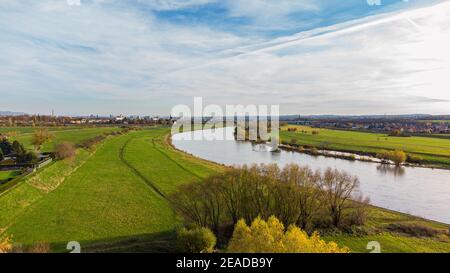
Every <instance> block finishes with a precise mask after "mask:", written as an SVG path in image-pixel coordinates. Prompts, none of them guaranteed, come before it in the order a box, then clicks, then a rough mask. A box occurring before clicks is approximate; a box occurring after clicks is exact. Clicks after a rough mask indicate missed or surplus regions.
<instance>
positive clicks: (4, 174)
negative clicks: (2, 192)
mask: <svg viewBox="0 0 450 273" xmlns="http://www.w3.org/2000/svg"><path fill="white" fill-rule="evenodd" d="M18 175H20V172H18V171H0V183H1V182H2V181H5V180H8V179H11V178H14V177H16V176H18Z"/></svg>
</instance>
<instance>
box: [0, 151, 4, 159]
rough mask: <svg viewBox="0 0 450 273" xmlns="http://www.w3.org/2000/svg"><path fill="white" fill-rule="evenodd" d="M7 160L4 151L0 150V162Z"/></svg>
mask: <svg viewBox="0 0 450 273" xmlns="http://www.w3.org/2000/svg"><path fill="white" fill-rule="evenodd" d="M3 159H5V156H4V155H3V151H2V150H1V149H0V161H3Z"/></svg>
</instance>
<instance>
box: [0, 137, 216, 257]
mask: <svg viewBox="0 0 450 273" xmlns="http://www.w3.org/2000/svg"><path fill="white" fill-rule="evenodd" d="M166 133H167V130H166V129H154V130H145V131H140V132H132V133H129V134H127V135H125V136H120V137H114V138H110V139H108V140H107V141H106V142H105V143H104V144H103V145H101V146H100V147H99V148H98V150H97V151H96V153H95V154H94V155H92V156H91V157H90V158H89V160H87V161H86V156H87V155H85V153H86V152H82V154H81V155H79V156H78V157H80V159H79V160H78V161H79V162H80V164H77V166H79V168H78V169H76V171H74V172H71V173H70V174H69V175H67V174H68V173H66V175H63V176H61V178H62V177H67V179H65V180H64V181H63V183H59V186H58V187H55V183H54V182H51V181H50V180H51V179H48V178H49V177H55V176H56V177H58V175H55V173H54V172H60V169H67V171H69V170H73V169H74V168H73V167H70V166H68V164H66V163H64V162H57V163H55V164H54V165H52V166H51V167H49V168H47V169H44V170H43V171H42V172H41V173H40V174H38V175H37V176H38V177H39V178H38V179H37V180H38V181H39V183H34V182H33V181H31V179H30V180H29V181H26V183H23V184H21V186H20V187H19V188H16V189H14V190H13V191H10V192H9V193H8V194H6V195H5V196H2V197H0V215H1V216H0V227H3V228H5V227H6V228H7V230H6V231H7V233H8V234H13V235H14V240H15V241H16V242H21V243H24V244H31V243H35V242H50V243H52V244H53V245H54V247H56V249H59V250H61V249H62V247H63V245H64V244H65V243H67V242H68V241H71V240H76V241H80V242H84V243H85V244H88V242H89V244H95V243H96V242H97V241H103V240H107V241H109V242H110V241H114V240H121V238H128V237H133V236H139V237H146V236H157V235H159V234H168V233H171V232H173V230H174V228H175V227H176V226H177V224H179V221H178V220H177V219H176V217H175V215H174V213H173V211H172V209H171V207H170V206H169V204H168V202H167V201H166V200H165V199H164V198H163V197H162V196H160V195H159V194H158V193H157V192H156V191H155V190H154V188H153V187H154V186H156V187H158V188H159V189H161V190H162V191H164V193H169V192H170V191H171V190H173V189H175V187H176V186H177V185H179V184H181V183H186V182H189V181H193V180H198V179H200V177H205V176H207V175H208V174H210V173H212V171H213V170H215V169H217V167H216V166H213V165H209V166H208V165H205V164H203V163H200V162H196V161H195V160H193V159H192V158H191V157H189V156H174V155H175V153H177V152H175V151H173V150H171V149H168V146H166V144H164V136H165V135H166ZM162 147H164V148H162ZM84 161H86V162H85V163H81V162H84ZM128 164H130V165H131V168H130V166H129V165H128ZM57 180H58V181H59V180H60V179H57ZM38 185H39V186H38ZM47 189H51V190H47Z"/></svg>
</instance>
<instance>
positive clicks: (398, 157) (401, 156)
mask: <svg viewBox="0 0 450 273" xmlns="http://www.w3.org/2000/svg"><path fill="white" fill-rule="evenodd" d="M391 160H392V161H394V163H395V165H397V166H399V165H400V164H402V163H405V161H406V154H405V152H403V151H400V150H395V151H394V152H392V156H391Z"/></svg>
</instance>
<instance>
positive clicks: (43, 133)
mask: <svg viewBox="0 0 450 273" xmlns="http://www.w3.org/2000/svg"><path fill="white" fill-rule="evenodd" d="M52 138H53V135H52V134H50V133H49V132H48V130H46V129H39V130H37V131H36V132H34V134H33V136H32V138H31V144H33V146H34V147H35V148H36V150H38V151H39V150H40V149H41V147H42V145H44V143H46V142H48V141H50V140H51V139H52Z"/></svg>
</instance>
